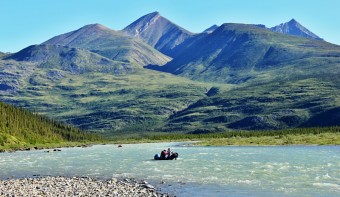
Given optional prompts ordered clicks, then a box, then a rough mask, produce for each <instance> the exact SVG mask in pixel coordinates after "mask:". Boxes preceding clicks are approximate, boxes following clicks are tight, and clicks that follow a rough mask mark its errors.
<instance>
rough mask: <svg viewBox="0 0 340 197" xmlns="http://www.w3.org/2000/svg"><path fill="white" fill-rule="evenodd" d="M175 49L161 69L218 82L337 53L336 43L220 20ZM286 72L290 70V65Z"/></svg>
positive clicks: (325, 59) (326, 58)
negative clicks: (172, 56)
mask: <svg viewBox="0 0 340 197" xmlns="http://www.w3.org/2000/svg"><path fill="white" fill-rule="evenodd" d="M185 44H187V43H185ZM177 49H178V50H177V51H176V52H177V53H178V56H177V57H176V58H175V59H174V60H172V61H171V62H169V63H168V64H166V65H165V66H163V67H162V68H161V70H163V71H166V72H171V73H173V74H176V75H181V76H185V77H188V78H191V79H196V80H202V81H211V82H220V83H225V82H227V83H243V82H246V81H248V80H249V79H256V78H258V77H259V76H260V74H261V73H263V72H271V71H272V70H275V69H281V68H284V67H286V66H289V67H291V66H293V68H294V67H295V68H299V67H300V65H302V62H303V61H304V64H303V65H309V66H311V67H313V66H315V65H319V64H320V62H323V63H321V64H329V61H331V62H334V61H336V59H337V58H339V57H340V47H339V46H336V45H333V44H330V43H327V42H323V41H316V40H311V39H306V38H299V37H295V36H288V35H283V34H279V33H275V32H271V31H269V30H267V29H264V28H259V27H257V26H255V25H244V24H223V25H222V26H221V27H219V28H218V29H217V30H215V31H214V32H212V33H211V34H206V35H201V36H200V37H198V39H194V40H192V41H191V43H190V44H187V45H184V44H183V46H182V45H181V46H179V47H178V48H177ZM313 58H314V59H313ZM315 58H317V60H315ZM307 62H308V63H307ZM327 62H328V63H327ZM304 68H305V66H304ZM280 71H281V72H282V70H280ZM283 71H284V70H283ZM306 71H307V72H308V69H306ZM284 72H285V71H284ZM287 72H289V73H290V74H291V69H288V70H287ZM270 77H271V78H272V77H275V76H270ZM267 79H268V78H267Z"/></svg>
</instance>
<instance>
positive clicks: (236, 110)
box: [163, 75, 340, 133]
mask: <svg viewBox="0 0 340 197" xmlns="http://www.w3.org/2000/svg"><path fill="white" fill-rule="evenodd" d="M339 84H340V80H339V79H338V77H337V75H333V76H323V77H320V76H319V77H315V78H307V79H301V80H284V81H277V82H273V81H271V82H266V83H261V84H252V85H247V86H243V87H242V86H237V88H234V89H232V90H229V91H217V93H216V94H212V95H211V96H209V97H206V98H203V99H201V100H199V101H197V102H196V103H194V104H192V105H190V106H189V107H188V108H187V109H185V110H183V111H181V112H178V113H176V114H174V115H172V116H171V117H170V118H169V120H168V123H167V125H166V126H165V127H164V128H163V129H164V131H187V132H194V133H206V132H216V131H224V130H230V129H245V130H260V129H264V130H268V129H285V128H292V127H293V128H294V127H311V126H314V127H315V126H330V125H340V116H339V114H340V108H339V107H340V99H339V97H338V93H339V92H340V86H339ZM215 92H216V91H215Z"/></svg>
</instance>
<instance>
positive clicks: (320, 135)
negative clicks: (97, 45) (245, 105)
mask: <svg viewBox="0 0 340 197" xmlns="http://www.w3.org/2000/svg"><path fill="white" fill-rule="evenodd" d="M110 141H111V142H113V143H147V142H168V141H198V142H197V143H195V144H196V145H201V146H228V145H240V146H241V145H242V146H243V145H244V146H251V145H340V127H320V128H295V129H286V130H273V131H226V132H219V133H208V134H183V133H139V134H125V135H123V134H122V135H118V136H116V137H113V138H111V139H110Z"/></svg>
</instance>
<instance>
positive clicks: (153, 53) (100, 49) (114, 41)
mask: <svg viewBox="0 0 340 197" xmlns="http://www.w3.org/2000/svg"><path fill="white" fill-rule="evenodd" d="M43 44H48V45H62V46H68V47H75V48H82V49H86V50H89V51H91V52H93V53H97V54H99V55H102V56H104V57H106V58H109V59H111V60H114V61H119V62H126V63H131V64H135V65H138V66H146V65H149V64H151V65H163V64H165V63H166V62H168V61H169V60H170V58H169V57H167V56H165V55H163V54H162V53H160V52H159V51H157V50H155V49H154V48H152V47H151V46H149V45H147V44H145V43H144V42H142V41H140V40H139V39H136V38H132V37H130V36H127V35H125V34H124V33H122V32H118V31H114V30H111V29H109V28H107V27H105V26H103V25H100V24H92V25H86V26H84V27H82V28H80V29H78V30H76V31H72V32H69V33H65V34H62V35H59V36H55V37H54V38H52V39H50V40H48V41H46V42H44V43H43Z"/></svg>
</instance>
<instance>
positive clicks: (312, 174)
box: [0, 143, 340, 197]
mask: <svg viewBox="0 0 340 197" xmlns="http://www.w3.org/2000/svg"><path fill="white" fill-rule="evenodd" d="M168 147H172V148H173V149H174V150H175V152H178V153H179V158H178V159H177V160H173V161H155V160H153V156H154V155H155V154H156V153H159V152H160V151H161V150H163V149H166V148H168ZM61 150H62V151H60V152H50V153H46V152H44V150H38V151H28V152H26V151H24V152H15V153H2V154H0V179H6V178H19V177H32V176H33V175H40V176H45V175H53V176H92V177H98V178H103V179H109V178H112V177H116V178H122V177H123V178H124V177H126V178H136V179H138V180H146V181H148V182H149V183H151V184H153V185H155V186H156V187H158V188H160V189H161V191H162V192H168V193H171V194H174V195H177V196H299V197H300V196H340V146H268V147H238V146H231V147H193V146H187V145H185V144H183V143H152V144H126V145H123V147H122V148H118V147H117V145H95V146H92V147H88V148H62V149H61Z"/></svg>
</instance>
